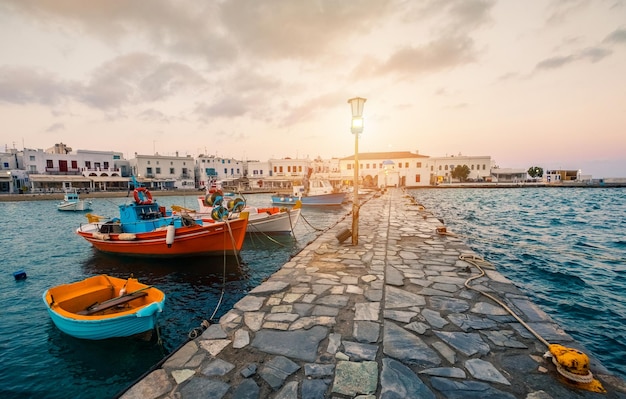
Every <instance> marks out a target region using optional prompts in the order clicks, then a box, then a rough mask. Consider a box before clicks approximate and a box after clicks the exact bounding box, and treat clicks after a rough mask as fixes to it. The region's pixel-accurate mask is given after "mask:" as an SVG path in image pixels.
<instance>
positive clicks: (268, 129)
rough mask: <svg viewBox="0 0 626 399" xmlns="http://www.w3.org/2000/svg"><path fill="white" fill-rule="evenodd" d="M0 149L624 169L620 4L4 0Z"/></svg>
mask: <svg viewBox="0 0 626 399" xmlns="http://www.w3.org/2000/svg"><path fill="white" fill-rule="evenodd" d="M0 49H1V51H0V115H1V118H0V120H1V122H0V138H1V139H0V144H2V145H3V148H2V150H0V151H4V149H5V148H8V149H10V148H17V149H22V148H34V149H47V148H49V147H52V146H53V145H54V144H55V143H61V142H62V143H65V144H66V145H68V146H69V147H71V148H72V149H73V150H78V149H82V150H101V151H118V152H122V153H123V154H124V157H125V158H127V159H131V158H133V157H134V154H135V153H138V154H142V155H151V154H154V153H158V154H160V155H176V154H178V155H179V156H185V155H190V156H194V157H195V156H197V155H199V154H206V155H215V156H218V157H225V158H235V159H241V160H260V161H266V160H268V159H270V158H287V157H290V158H307V157H308V158H311V159H314V158H317V157H321V158H324V159H327V158H333V157H334V158H343V157H347V156H352V155H353V154H354V147H355V138H354V136H353V135H352V133H351V132H350V123H351V117H352V115H351V111H350V106H349V104H348V99H350V98H353V97H363V98H366V99H367V101H366V103H365V107H364V112H363V117H364V125H365V127H364V130H363V133H362V134H361V135H360V136H359V138H358V145H359V152H379V151H412V152H418V153H419V154H422V155H427V156H432V157H438V156H449V155H458V154H461V155H477V156H478V155H479V156H491V158H492V160H494V161H495V164H496V165H497V166H499V167H501V168H524V169H528V168H529V167H531V166H540V167H542V168H544V169H552V168H563V169H575V170H581V172H582V173H583V174H585V175H592V176H593V177H594V178H601V177H626V0H560V1H556V0H533V1H512V0H353V1H337V0H301V1H298V0H260V1H255V0H216V1H193V0H150V1H128V0H89V1H84V0H55V1H44V0H0Z"/></svg>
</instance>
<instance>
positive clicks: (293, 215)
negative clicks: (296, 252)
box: [246, 208, 301, 234]
mask: <svg viewBox="0 0 626 399" xmlns="http://www.w3.org/2000/svg"><path fill="white" fill-rule="evenodd" d="M300 212H301V209H300V208H296V209H287V210H283V211H279V212H276V213H272V214H267V213H265V214H264V213H263V212H260V213H257V214H253V213H251V214H250V219H249V221H248V228H247V230H246V231H247V232H248V233H265V234H289V233H291V232H292V231H293V229H294V227H295V226H296V224H297V223H298V220H299V219H300Z"/></svg>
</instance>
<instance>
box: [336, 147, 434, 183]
mask: <svg viewBox="0 0 626 399" xmlns="http://www.w3.org/2000/svg"><path fill="white" fill-rule="evenodd" d="M429 159H430V158H429V157H428V156H425V155H420V154H415V153H412V152H410V151H394V152H367V153H359V157H358V160H359V179H360V181H359V185H361V186H364V187H399V186H407V187H415V186H427V185H429V184H430V172H429V169H428V167H427V161H428V160H429ZM339 169H340V174H341V179H342V180H343V184H345V185H352V181H353V180H354V155H352V156H349V157H345V158H341V159H340V160H339Z"/></svg>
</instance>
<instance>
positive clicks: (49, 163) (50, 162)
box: [46, 159, 53, 168]
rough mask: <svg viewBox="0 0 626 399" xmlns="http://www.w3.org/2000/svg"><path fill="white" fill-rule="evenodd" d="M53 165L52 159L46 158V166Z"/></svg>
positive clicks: (50, 166)
mask: <svg viewBox="0 0 626 399" xmlns="http://www.w3.org/2000/svg"><path fill="white" fill-rule="evenodd" d="M52 167H53V163H52V159H46V168H52Z"/></svg>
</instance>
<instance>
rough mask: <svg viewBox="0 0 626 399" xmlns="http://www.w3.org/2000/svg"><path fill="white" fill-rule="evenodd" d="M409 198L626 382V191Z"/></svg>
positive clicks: (466, 192) (454, 192)
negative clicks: (494, 268) (422, 207)
mask: <svg viewBox="0 0 626 399" xmlns="http://www.w3.org/2000/svg"><path fill="white" fill-rule="evenodd" d="M409 193H410V194H411V195H412V196H413V197H414V198H415V199H416V200H417V202H418V203H421V204H422V205H424V206H425V207H426V208H427V209H429V210H430V211H432V212H433V213H434V214H435V216H436V217H438V218H441V219H443V221H444V222H445V224H446V226H447V228H448V231H450V232H453V233H456V234H459V235H462V236H464V237H466V238H467V243H468V244H469V245H470V247H472V248H473V249H474V250H475V251H476V252H477V253H478V254H480V255H481V256H482V257H483V258H484V259H485V260H487V261H489V262H491V263H493V264H494V265H495V266H496V268H497V269H498V271H500V272H501V273H502V274H503V275H505V276H506V277H508V278H509V279H510V280H511V281H513V282H514V283H515V284H516V285H517V286H518V287H519V288H520V289H522V290H523V291H524V292H525V293H526V294H527V295H528V296H529V297H530V298H531V300H532V301H533V302H534V303H536V304H537V305H539V306H540V307H541V308H542V309H543V310H544V311H545V312H546V313H548V314H549V315H550V316H551V317H552V318H553V319H554V320H555V321H556V322H557V323H558V324H559V325H560V326H561V327H562V328H563V329H564V330H565V331H566V332H567V333H569V334H570V335H572V336H573V337H574V338H575V339H576V341H578V342H580V343H582V344H583V345H584V346H585V347H586V348H587V349H588V350H590V351H591V352H592V354H593V355H595V357H597V358H598V359H599V360H600V361H601V363H602V364H603V365H604V366H605V367H607V368H608V369H609V370H611V371H612V372H613V373H615V374H617V375H619V376H621V377H622V378H626V189H624V188H607V189H602V188H515V189H437V190H425V189H423V190H410V191H409Z"/></svg>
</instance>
